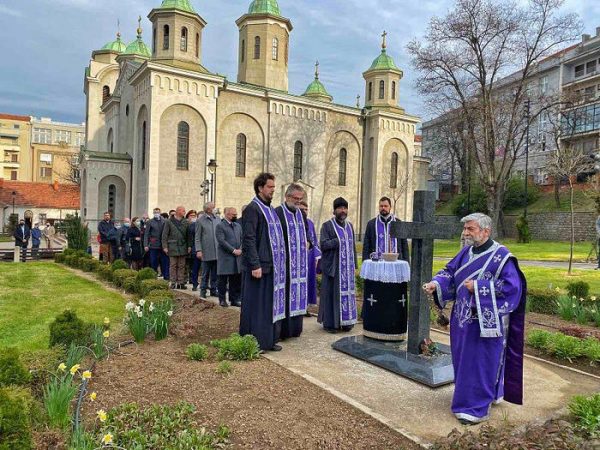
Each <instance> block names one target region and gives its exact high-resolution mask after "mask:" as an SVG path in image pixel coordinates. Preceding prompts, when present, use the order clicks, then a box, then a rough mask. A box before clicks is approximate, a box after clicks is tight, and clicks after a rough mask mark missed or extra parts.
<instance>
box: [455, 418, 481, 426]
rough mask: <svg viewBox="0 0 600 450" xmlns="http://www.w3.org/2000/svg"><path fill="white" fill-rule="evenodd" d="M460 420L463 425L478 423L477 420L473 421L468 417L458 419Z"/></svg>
mask: <svg viewBox="0 0 600 450" xmlns="http://www.w3.org/2000/svg"><path fill="white" fill-rule="evenodd" d="M458 421H459V422H460V424H461V425H467V426H470V425H477V424H476V423H475V422H471V421H470V420H467V419H458Z"/></svg>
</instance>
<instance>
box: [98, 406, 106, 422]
mask: <svg viewBox="0 0 600 450" xmlns="http://www.w3.org/2000/svg"><path fill="white" fill-rule="evenodd" d="M96 414H97V415H98V419H99V420H100V422H106V411H104V410H103V409H101V410H99V411H97V412H96Z"/></svg>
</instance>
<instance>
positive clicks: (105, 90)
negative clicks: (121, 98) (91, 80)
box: [102, 86, 110, 103]
mask: <svg viewBox="0 0 600 450" xmlns="http://www.w3.org/2000/svg"><path fill="white" fill-rule="evenodd" d="M108 97H110V88H109V87H108V86H103V87H102V103H104V102H105V101H106V100H108Z"/></svg>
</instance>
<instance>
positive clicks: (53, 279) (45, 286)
mask: <svg viewBox="0 0 600 450" xmlns="http://www.w3.org/2000/svg"><path fill="white" fill-rule="evenodd" d="M0 286H1V287H2V288H1V289H0V329H1V330H2V333H1V334H0V347H17V348H18V349H19V350H23V351H24V350H38V349H43V348H47V347H48V343H49V335H50V333H49V325H50V323H51V322H52V321H53V320H54V318H55V317H56V316H57V315H58V314H60V313H62V312H63V311H64V310H65V309H71V310H73V311H75V312H76V313H77V315H78V317H80V318H81V319H83V320H84V321H86V322H95V323H102V321H103V319H104V317H108V318H110V319H111V322H114V323H118V322H120V321H121V320H122V318H123V307H124V305H125V303H126V301H125V299H124V298H123V297H122V296H121V295H119V294H118V293H113V292H109V291H107V290H106V289H104V288H103V287H102V286H100V285H98V284H96V283H95V282H93V281H89V280H86V279H84V278H81V277H78V276H77V275H75V274H73V273H71V272H69V271H68V270H67V269H65V268H63V267H61V266H59V265H57V264H54V263H45V262H40V263H26V264H8V263H7V264H3V265H2V270H0Z"/></svg>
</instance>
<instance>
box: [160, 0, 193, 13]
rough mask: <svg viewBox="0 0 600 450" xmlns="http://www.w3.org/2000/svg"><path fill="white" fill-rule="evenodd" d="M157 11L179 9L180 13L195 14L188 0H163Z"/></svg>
mask: <svg viewBox="0 0 600 450" xmlns="http://www.w3.org/2000/svg"><path fill="white" fill-rule="evenodd" d="M158 9H179V10H180V11H185V12H189V13H192V14H196V11H195V10H194V8H193V7H192V5H191V3H190V0H163V2H162V4H161V5H160V6H159V7H158Z"/></svg>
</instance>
